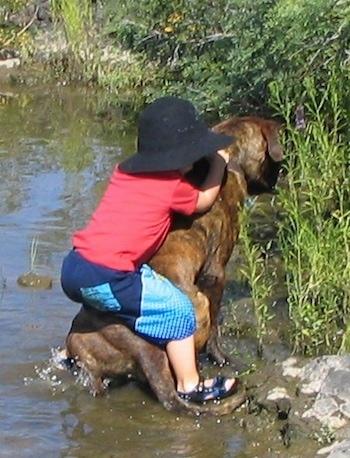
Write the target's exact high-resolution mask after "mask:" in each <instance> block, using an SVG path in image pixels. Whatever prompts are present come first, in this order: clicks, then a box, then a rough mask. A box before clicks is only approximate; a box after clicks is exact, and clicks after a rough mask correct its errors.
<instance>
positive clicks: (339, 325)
mask: <svg viewBox="0 0 350 458" xmlns="http://www.w3.org/2000/svg"><path fill="white" fill-rule="evenodd" d="M347 81H348V74H347V73H346V74H345V75H344V74H343V73H342V72H341V71H340V70H339V69H336V70H333V72H332V73H330V75H329V79H328V81H327V82H325V84H324V85H323V87H322V88H317V87H316V84H315V80H314V79H313V78H307V79H305V80H304V81H303V84H302V86H303V89H304V91H303V99H304V105H305V111H306V113H305V116H306V126H305V129H302V130H297V129H296V128H295V126H294V124H293V123H292V122H291V121H290V119H291V116H290V113H291V112H292V111H293V107H294V105H295V103H294V101H293V99H291V98H290V95H289V94H288V91H284V92H283V93H281V91H280V89H279V88H278V87H277V86H275V85H274V86H273V88H272V101H273V102H274V103H275V106H276V109H278V110H279V111H280V112H281V114H282V115H283V117H284V119H286V133H287V143H286V150H287V151H288V153H289V154H288V155H287V161H286V169H287V172H288V173H287V175H286V187H285V188H282V189H280V190H279V195H278V204H279V205H280V206H281V208H282V213H283V218H282V222H281V224H280V229H279V242H280V249H281V253H282V258H283V261H284V264H285V270H286V281H287V288H288V304H289V311H290V318H291V320H292V323H293V332H292V343H293V346H294V350H295V351H297V352H303V353H307V354H314V353H323V352H326V351H327V352H336V351H338V350H339V349H341V350H342V351H345V350H347V351H348V350H349V337H348V335H349V329H348V321H349V312H350V301H349V300H350V286H349V285H350V188H349V165H350V162H349V152H348V147H347V144H348V141H349V134H348V130H347V128H346V119H348V116H349V111H348V110H349V109H348V108H346V107H344V106H343V105H342V99H341V93H342V87H343V86H344V85H345V84H346V82H347ZM344 87H345V86H344Z"/></svg>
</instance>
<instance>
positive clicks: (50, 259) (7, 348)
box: [0, 87, 243, 458]
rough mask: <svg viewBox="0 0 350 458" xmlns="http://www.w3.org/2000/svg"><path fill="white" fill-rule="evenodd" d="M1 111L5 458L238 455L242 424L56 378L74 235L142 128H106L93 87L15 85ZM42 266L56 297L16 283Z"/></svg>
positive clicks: (72, 308) (126, 390)
mask: <svg viewBox="0 0 350 458" xmlns="http://www.w3.org/2000/svg"><path fill="white" fill-rule="evenodd" d="M7 92H12V95H11V96H9V97H7V101H6V103H4V104H0V116H1V126H0V129H1V135H0V238H1V243H0V305H1V320H2V321H1V323H2V331H1V337H0V356H1V361H2V365H1V366H0V382H1V383H0V407H1V412H2V416H1V420H0V441H1V456H4V457H5V456H15V457H16V458H26V457H33V456H35V457H39V458H40V457H47V456H50V458H61V457H67V458H68V457H72V458H73V457H77V458H80V457H81V458H89V457H93V458H95V457H96V456H98V457H108V458H111V457H120V458H123V457H128V458H129V457H131V456H134V455H136V454H138V455H141V456H143V457H146V458H147V457H155V456H159V457H166V458H171V457H198V456H200V457H201V458H205V457H212V456H216V457H234V456H236V455H237V453H238V452H239V451H240V450H242V447H243V439H242V436H241V431H240V430H239V428H238V420H237V419H236V418H235V417H231V416H228V417H227V418H223V419H221V422H220V423H219V422H218V419H216V418H188V417H180V418H178V417H176V416H174V415H173V414H170V413H168V412H166V411H165V410H164V408H163V407H162V406H161V405H160V404H159V403H158V402H156V401H155V400H154V399H153V398H152V397H151V396H150V394H149V393H146V392H143V391H142V390H141V389H140V387H138V386H136V385H134V384H132V383H131V384H128V385H127V386H124V387H121V388H120V387H119V388H114V389H111V390H110V392H109V394H108V395H107V396H105V397H104V398H93V397H92V396H90V395H89V393H88V392H87V389H86V388H85V387H84V386H82V384H81V383H80V382H78V383H77V378H76V377H74V376H72V375H71V374H70V373H68V372H59V371H56V372H55V371H54V370H53V368H52V366H51V365H50V364H51V363H50V358H51V353H50V351H51V350H50V349H52V348H57V347H63V346H64V339H65V336H66V334H67V332H68V330H69V327H70V323H71V320H72V318H73V317H74V315H75V314H76V312H77V311H78V304H73V303H71V302H70V301H68V300H67V299H66V298H65V296H64V295H63V293H62V292H61V289H60V285H59V283H58V277H59V271H60V267H61V263H62V259H63V256H64V255H65V254H66V252H67V250H68V249H69V247H70V235H71V234H72V232H73V231H74V230H75V229H76V228H78V227H81V226H82V225H84V224H85V222H86V220H87V219H88V217H89V215H90V214H91V212H92V210H93V208H94V206H95V204H96V202H97V201H98V199H99V197H100V196H101V193H102V191H103V189H104V186H105V182H106V179H107V178H108V177H109V175H110V172H111V170H112V168H113V167H114V166H115V163H116V162H117V161H118V160H120V159H121V158H122V157H123V156H126V155H129V154H131V153H133V152H134V145H135V135H134V130H130V131H129V130H127V131H125V130H124V123H123V122H122V120H121V119H120V117H118V116H116V117H115V119H112V120H111V121H110V122H109V123H108V124H107V123H106V122H105V121H103V120H101V119H98V116H97V113H98V111H99V109H100V108H99V107H100V106H99V98H98V97H97V96H96V94H89V92H88V91H86V90H85V89H74V88H69V87H65V88H62V87H61V88H45V87H41V88H39V89H33V90H31V91H30V92H29V91H28V89H25V88H24V89H23V88H20V89H15V88H8V90H7ZM34 237H37V239H38V252H37V257H36V259H35V266H36V268H38V269H39V270H40V271H41V272H42V273H44V274H47V275H50V276H51V277H53V278H54V284H53V288H52V290H47V291H46V290H45V291H39V290H38V291H31V290H27V289H24V288H21V287H20V286H18V284H17V281H16V280H17V277H18V276H19V275H20V274H23V273H24V272H27V271H28V267H29V265H30V245H31V242H32V240H33V238H34Z"/></svg>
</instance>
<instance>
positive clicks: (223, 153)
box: [216, 149, 230, 164]
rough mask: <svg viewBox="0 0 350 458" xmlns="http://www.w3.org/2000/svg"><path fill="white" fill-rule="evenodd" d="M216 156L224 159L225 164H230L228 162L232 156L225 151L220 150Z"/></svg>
mask: <svg viewBox="0 0 350 458" xmlns="http://www.w3.org/2000/svg"><path fill="white" fill-rule="evenodd" d="M216 154H218V155H219V156H221V157H222V159H223V160H224V161H225V164H228V161H229V160H230V155H229V153H228V152H227V150H225V149H219V150H218V151H217V152H216Z"/></svg>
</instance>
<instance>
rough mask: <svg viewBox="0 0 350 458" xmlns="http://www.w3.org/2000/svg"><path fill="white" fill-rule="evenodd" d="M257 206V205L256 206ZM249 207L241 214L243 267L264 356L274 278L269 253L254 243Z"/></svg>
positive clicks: (259, 343) (258, 342)
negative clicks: (270, 267) (269, 262)
mask: <svg viewBox="0 0 350 458" xmlns="http://www.w3.org/2000/svg"><path fill="white" fill-rule="evenodd" d="M255 205H257V204H255ZM250 212H251V210H250V209H248V208H247V207H244V208H242V209H241V212H240V217H239V218H240V241H241V243H242V247H243V253H244V257H245V264H244V265H243V266H242V267H241V271H242V274H243V275H244V276H245V277H246V279H247V281H248V284H249V286H250V290H251V297H252V300H253V307H254V316H255V323H256V338H257V355H258V356H259V357H261V356H262V354H263V346H264V337H265V336H266V334H267V322H268V321H269V320H271V319H272V318H273V314H272V313H271V312H270V307H269V302H270V298H271V292H272V286H273V282H272V277H271V276H270V275H269V268H268V266H267V260H268V256H267V252H268V247H267V249H266V250H265V249H264V247H263V246H262V245H260V244H258V243H256V242H254V240H253V237H252V234H251V233H250V224H251V220H252V219H253V218H252V215H251V214H250Z"/></svg>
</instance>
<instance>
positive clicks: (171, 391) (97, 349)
mask: <svg viewBox="0 0 350 458" xmlns="http://www.w3.org/2000/svg"><path fill="white" fill-rule="evenodd" d="M280 128H281V125H280V124H279V123H278V122H275V121H272V120H266V119H263V118H258V117H236V118H230V119H228V120H226V121H224V122H222V123H220V124H218V125H216V126H215V127H214V128H213V130H214V131H216V132H222V133H225V134H227V135H231V136H232V137H234V139H235V140H233V142H232V144H231V145H230V146H229V147H228V148H227V149H228V151H229V153H230V161H229V164H228V166H227V173H226V174H225V176H224V180H223V183H222V187H221V190H220V194H219V196H218V198H217V200H216V202H215V203H214V205H213V207H212V208H211V209H210V210H209V211H208V212H206V213H204V214H202V215H195V216H192V217H184V216H181V215H177V216H176V218H175V221H174V225H173V228H172V230H171V232H170V233H169V235H168V237H167V239H166V241H165V243H164V244H163V246H162V247H161V249H160V250H159V251H158V252H157V254H156V255H155V256H154V257H153V258H152V260H151V262H150V264H151V266H152V267H153V268H154V269H155V270H156V271H157V272H159V273H160V274H162V275H164V276H166V277H168V278H169V279H170V280H172V281H173V282H174V283H175V284H176V285H178V286H179V287H180V288H181V289H182V290H183V291H184V292H185V293H186V294H188V296H189V297H190V298H191V300H192V301H193V304H194V306H195V310H196V316H197V324H198V326H197V331H196V334H195V340H196V349H197V351H198V352H200V351H204V350H205V351H206V352H207V354H208V355H210V357H211V358H212V359H213V360H214V361H216V362H217V363H218V364H224V363H226V362H229V361H230V358H229V357H228V356H226V355H225V354H224V353H223V351H222V349H221V348H220V345H219V341H218V318H219V311H220V303H221V299H222V295H223V291H224V286H225V266H226V264H227V262H228V260H229V258H230V256H231V254H232V251H233V248H234V246H235V243H236V241H237V238H238V232H239V221H238V213H239V209H240V207H241V206H242V205H243V203H244V200H245V198H246V197H247V196H248V195H249V193H251V192H254V193H257V192H261V191H268V190H271V189H272V188H273V186H274V185H275V184H276V180H277V177H278V171H279V168H280V165H281V161H282V159H283V154H282V149H281V146H280V144H279V141H278V134H279V131H280ZM207 169H208V163H207V161H206V160H205V159H204V160H203V159H202V160H201V161H199V162H198V163H196V164H195V167H194V169H193V170H192V172H191V174H190V175H189V177H188V178H189V179H190V180H193V181H194V182H196V183H200V182H201V180H202V179H203V178H204V177H205V175H206V173H207ZM66 343H67V352H68V356H69V357H70V358H72V359H74V361H75V363H76V364H77V365H78V366H81V367H83V368H84V369H85V370H87V371H88V373H89V374H90V375H91V380H92V382H91V391H92V393H93V394H95V395H100V394H103V392H104V390H105V384H104V383H103V380H104V379H106V378H110V379H119V378H123V377H125V378H130V377H132V378H134V379H137V380H140V381H145V382H147V383H148V384H149V386H150V388H151V389H152V391H153V392H154V394H155V395H156V397H157V398H158V400H159V401H160V402H161V403H162V404H163V406H164V407H165V408H166V409H168V410H181V411H183V412H185V411H186V412H190V413H198V412H200V413H211V414H215V415H223V414H226V413H229V412H232V411H233V410H234V409H235V408H237V407H238V406H240V405H241V404H242V403H243V402H244V401H245V398H246V395H245V393H244V389H240V390H239V391H238V393H237V394H235V395H233V396H231V397H230V398H228V399H227V400H225V401H222V402H221V403H219V404H215V403H210V402H209V403H207V404H206V405H204V406H201V405H194V404H191V403H187V402H185V401H183V400H181V399H180V398H179V396H178V395H177V392H176V388H175V384H174V378H173V374H172V372H171V368H170V366H169V361H168V358H167V355H166V352H165V350H164V348H162V347H160V346H157V345H154V344H152V343H150V342H148V341H147V340H145V339H143V338H141V337H140V336H138V335H136V334H135V333H133V332H132V331H131V330H129V329H128V328H126V327H125V326H123V324H121V323H120V322H118V319H117V318H116V316H115V315H114V314H113V313H101V312H98V311H97V310H93V309H90V308H85V307H82V308H81V310H80V311H79V312H78V314H77V315H76V317H75V318H74V320H73V323H72V326H71V329H70V331H69V334H68V336H67V340H66Z"/></svg>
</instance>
